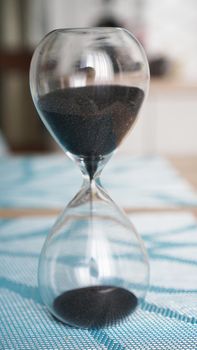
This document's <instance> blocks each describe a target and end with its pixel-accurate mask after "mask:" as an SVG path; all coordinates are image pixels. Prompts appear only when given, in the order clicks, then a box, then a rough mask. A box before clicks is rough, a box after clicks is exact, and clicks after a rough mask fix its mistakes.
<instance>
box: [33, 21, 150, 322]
mask: <svg viewBox="0 0 197 350" xmlns="http://www.w3.org/2000/svg"><path fill="white" fill-rule="evenodd" d="M148 84H149V69H148V64H147V59H146V56H145V53H144V51H143V49H142V47H141V45H140V44H139V42H138V41H137V40H136V39H135V37H134V36H133V35H132V34H130V33H129V32H128V31H126V30H124V29H120V28H89V29H86V28H83V29H78V28H77V29H58V30H54V31H52V32H51V33H49V34H48V35H47V36H46V37H45V38H44V39H43V40H42V41H41V43H40V44H39V45H38V47H37V49H36V50H35V53H34V55H33V58H32V62H31V68H30V87H31V93H32V97H33V101H34V104H35V106H36V109H37V111H38V113H39V115H40V117H41V119H42V121H43V122H44V124H45V125H46V127H47V129H48V130H49V131H50V133H51V134H52V136H53V137H54V139H55V140H56V141H57V143H58V144H59V145H60V146H61V147H62V148H63V150H64V151H65V153H66V154H67V155H68V157H70V158H71V159H72V160H73V161H74V162H75V163H76V164H77V165H78V166H79V168H80V170H81V173H82V177H83V184H82V187H81V189H80V191H79V192H78V193H77V194H76V196H75V197H74V198H73V199H72V200H71V202H70V203H69V204H68V205H67V207H66V208H65V210H64V211H63V212H62V213H61V214H60V216H59V217H58V219H57V221H56V222H55V224H54V226H53V228H52V230H51V232H50V234H49V236H48V237H47V239H46V242H45V244H44V246H43V249H42V252H41V255H40V260H39V268H38V282H39V289H40V293H41V297H42V299H43V302H44V303H45V305H46V306H47V307H48V309H49V310H50V312H51V313H52V314H53V315H54V316H55V317H56V318H57V319H59V320H60V321H62V322H65V323H67V324H69V325H72V326H76V327H82V328H90V327H105V326H110V325H114V324H118V323H119V322H120V321H121V320H123V319H124V318H126V317H127V316H129V315H130V314H131V313H132V312H133V311H134V310H135V309H136V307H137V306H138V305H139V303H140V301H141V300H142V299H143V298H144V296H145V293H146V290H147V287H148V280H149V267H148V259H147V254H146V251H145V248H144V245H143V242H142V240H141V239H140V237H139V235H138V234H137V232H136V230H135V228H134V227H133V225H132V224H131V222H130V221H129V219H128V218H127V217H126V215H125V214H124V212H123V211H122V210H121V209H119V207H118V206H117V205H116V204H115V203H114V202H113V201H112V200H111V199H110V197H109V195H108V194H107V193H106V192H105V190H104V189H103V187H102V184H101V182H100V174H101V172H102V169H103V167H104V166H105V164H106V163H107V162H108V160H109V159H110V157H111V156H112V154H113V153H114V151H115V150H116V149H117V147H118V146H119V144H120V143H121V142H122V140H123V139H124V137H125V136H126V135H127V134H128V132H129V131H130V130H131V128H132V126H133V124H134V122H135V120H136V117H137V115H138V112H139V110H140V108H141V106H142V103H143V101H144V98H145V95H146V93H147V89H148ZM113 176H116V174H113Z"/></svg>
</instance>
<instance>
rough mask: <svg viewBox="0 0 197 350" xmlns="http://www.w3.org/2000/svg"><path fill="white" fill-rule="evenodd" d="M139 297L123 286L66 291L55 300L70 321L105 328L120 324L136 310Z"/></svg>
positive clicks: (56, 306)
mask: <svg viewBox="0 0 197 350" xmlns="http://www.w3.org/2000/svg"><path fill="white" fill-rule="evenodd" d="M137 303H138V300H137V298H136V296H135V295H134V294H133V293H131V292H129V291H128V290H126V289H123V288H117V287H113V286H95V287H87V288H80V289H75V290H71V291H68V292H65V293H63V294H61V295H60V296H58V297H57V298H56V299H55V300H54V303H53V308H54V311H55V313H56V314H57V315H59V316H60V317H61V318H62V319H63V320H64V321H65V322H66V323H68V324H70V325H73V326H78V327H83V328H90V327H105V326H111V325H113V324H116V323H118V322H119V321H121V320H122V319H123V318H125V317H126V316H128V315H129V314H130V313H132V312H133V311H134V309H135V308H136V306H137Z"/></svg>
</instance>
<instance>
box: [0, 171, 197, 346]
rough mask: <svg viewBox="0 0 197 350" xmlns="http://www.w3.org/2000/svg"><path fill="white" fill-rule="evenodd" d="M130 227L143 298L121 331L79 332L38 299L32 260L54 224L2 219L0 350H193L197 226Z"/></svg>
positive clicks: (140, 222)
mask: <svg viewBox="0 0 197 350" xmlns="http://www.w3.org/2000/svg"><path fill="white" fill-rule="evenodd" d="M40 167H41V165H40ZM43 167H44V165H43ZM13 176H14V175H13ZM15 176H16V177H17V174H15ZM132 221H133V222H134V224H135V226H136V228H137V229H138V231H139V232H140V233H141V235H142V237H143V239H144V241H145V243H146V246H147V249H148V252H149V257H150V266H151V285H150V290H149V292H148V295H147V298H146V300H144V301H143V302H142V304H141V305H140V307H139V308H138V310H137V311H136V312H135V313H134V314H132V315H131V316H130V317H129V319H128V320H127V321H126V322H124V323H123V324H122V325H120V326H117V327H111V328H107V329H101V330H95V329H91V330H80V329H75V328H72V327H68V326H66V325H64V324H62V323H60V322H58V321H56V320H55V319H54V318H53V317H52V316H51V315H50V314H49V313H48V311H47V310H46V307H45V306H44V305H43V304H42V302H41V299H40V296H39V292H38V287H37V265H38V257H39V253H40V250H41V246H42V244H43V242H44V240H45V238H46V235H47V233H48V231H49V228H50V227H51V225H52V224H53V222H54V217H52V218H49V217H31V218H30V217H28V218H17V219H0V349H1V350H30V349H32V350H36V349H42V350H43V349H46V350H63V349H64V350H68V349H72V350H79V349H80V350H96V349H98V350H101V349H103V350H104V349H105V350H126V349H129V350H135V349H136V350H140V349H141V350H146V349H147V350H148V349H154V350H156V349H158V350H162V349H164V350H186V349H187V350H194V349H195V350H196V349H197V221H196V219H195V218H194V217H193V216H192V215H190V214H184V213H181V214H179V213H175V214H174V213H173V214H164V213H162V214H156V215H154V214H146V215H145V214H138V215H137V214H136V215H133V216H132ZM126 250H127V247H125V253H126Z"/></svg>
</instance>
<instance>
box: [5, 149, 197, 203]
mask: <svg viewBox="0 0 197 350" xmlns="http://www.w3.org/2000/svg"><path fill="white" fill-rule="evenodd" d="M0 179H1V181H0V207H4V208H9V207H15V208H62V207H65V205H66V204H67V203H68V202H69V201H70V200H71V199H72V197H73V196H74V195H75V194H76V192H77V191H78V190H79V188H80V185H81V182H82V178H81V174H80V172H79V170H78V168H77V167H76V165H75V164H73V163H72V161H71V160H69V159H68V158H66V157H65V156H64V155H63V156H59V155H53V156H42V157H16V158H13V157H10V158H9V157H1V158H0ZM102 182H103V184H104V187H105V188H106V189H107V191H108V192H109V194H110V196H111V197H112V198H113V199H114V200H115V201H116V202H117V203H118V204H119V205H120V206H124V207H139V208H140V207H143V208H144V207H145V208H146V207H173V206H197V194H195V193H194V192H193V190H192V189H191V187H190V186H189V184H188V183H187V182H186V181H185V180H184V179H183V178H182V177H181V176H180V175H179V174H178V173H177V172H176V171H175V170H174V169H173V167H172V166H171V164H170V163H169V162H168V161H167V160H166V159H164V158H161V157H157V156H156V157H155V156H153V157H131V156H121V155H117V156H115V157H113V158H112V159H111V160H110V161H109V163H108V164H107V166H106V169H104V171H103V174H102Z"/></svg>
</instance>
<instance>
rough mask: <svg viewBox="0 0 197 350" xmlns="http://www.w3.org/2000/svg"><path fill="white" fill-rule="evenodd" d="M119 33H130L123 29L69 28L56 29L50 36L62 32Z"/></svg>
mask: <svg viewBox="0 0 197 350" xmlns="http://www.w3.org/2000/svg"><path fill="white" fill-rule="evenodd" d="M117 31H125V32H128V30H127V29H126V28H123V27H73V28H72V27H68V28H56V29H54V30H52V31H51V32H49V33H48V34H51V33H53V32H60V33H66V32H71V33H72V32H73V33H77V32H79V33H82V34H83V32H84V34H85V33H87V32H89V33H94V32H104V33H113V32H117Z"/></svg>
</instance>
